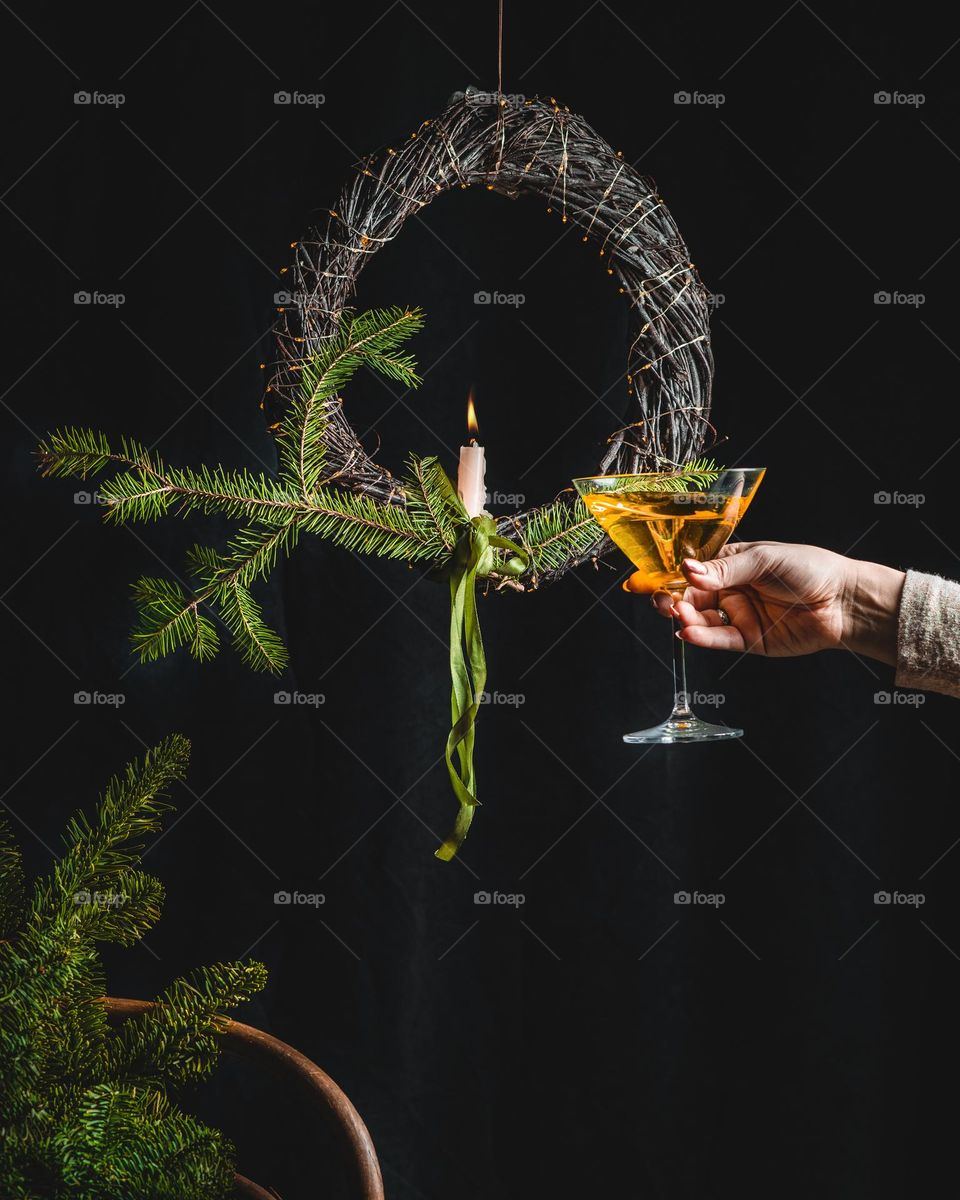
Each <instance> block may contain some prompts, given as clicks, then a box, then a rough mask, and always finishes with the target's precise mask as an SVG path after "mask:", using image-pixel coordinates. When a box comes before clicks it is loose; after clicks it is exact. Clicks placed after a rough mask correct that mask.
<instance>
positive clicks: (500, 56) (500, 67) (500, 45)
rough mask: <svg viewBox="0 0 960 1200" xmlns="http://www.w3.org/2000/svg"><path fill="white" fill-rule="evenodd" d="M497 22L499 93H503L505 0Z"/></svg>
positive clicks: (500, 94)
mask: <svg viewBox="0 0 960 1200" xmlns="http://www.w3.org/2000/svg"><path fill="white" fill-rule="evenodd" d="M499 10H500V11H499V20H498V22H497V95H498V96H502V95H503V0H500V5H499Z"/></svg>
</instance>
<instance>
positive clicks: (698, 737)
mask: <svg viewBox="0 0 960 1200" xmlns="http://www.w3.org/2000/svg"><path fill="white" fill-rule="evenodd" d="M738 737H743V730H742V729H734V728H733V726H731V725H712V724H711V723H710V722H709V721H701V720H700V718H699V717H695V716H694V715H693V713H689V714H687V715H685V716H670V717H668V718H667V719H666V721H663V722H662V723H661V724H660V725H652V726H651V727H650V728H649V729H640V730H638V731H637V732H636V733H625V734H624V735H623V740H624V741H625V742H627V743H629V744H630V745H631V746H635V745H644V744H647V743H658V742H659V743H660V744H661V745H663V746H669V745H672V744H673V743H674V742H719V741H726V740H728V739H729V738H738Z"/></svg>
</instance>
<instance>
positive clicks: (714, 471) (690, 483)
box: [642, 458, 723, 492]
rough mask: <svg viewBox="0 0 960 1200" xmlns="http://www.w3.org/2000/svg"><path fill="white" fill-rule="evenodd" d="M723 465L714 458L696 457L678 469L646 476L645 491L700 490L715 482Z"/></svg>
mask: <svg viewBox="0 0 960 1200" xmlns="http://www.w3.org/2000/svg"><path fill="white" fill-rule="evenodd" d="M722 470H723V468H722V467H718V466H717V464H716V463H715V462H714V461H713V459H712V458H694V459H691V460H690V461H689V462H686V463H684V464H683V466H682V467H679V468H678V469H677V470H676V471H671V472H668V473H665V474H657V475H652V476H650V477H649V479H648V478H647V477H646V476H644V484H643V488H642V490H643V491H648V492H700V491H703V490H704V489H705V488H708V487H709V486H710V484H711V483H714V482H715V481H716V480H717V479H718V477H719V475H720V472H721V471H722Z"/></svg>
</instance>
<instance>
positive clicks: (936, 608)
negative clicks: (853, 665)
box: [896, 571, 960, 697]
mask: <svg viewBox="0 0 960 1200" xmlns="http://www.w3.org/2000/svg"><path fill="white" fill-rule="evenodd" d="M896 684H897V686H898V687H904V688H918V689H922V690H925V691H931V692H944V693H946V695H948V696H958V697H960V583H953V582H951V581H950V580H949V579H941V578H940V577H939V576H937V575H922V574H920V572H919V571H908V572H907V578H906V582H905V583H904V585H903V595H902V596H901V599H900V617H899V621H898V625H897V673H896Z"/></svg>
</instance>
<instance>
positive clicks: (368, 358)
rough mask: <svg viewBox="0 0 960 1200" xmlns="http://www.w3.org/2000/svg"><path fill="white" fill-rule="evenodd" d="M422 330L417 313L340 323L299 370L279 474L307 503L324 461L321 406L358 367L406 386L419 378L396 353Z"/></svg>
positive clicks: (392, 311)
mask: <svg viewBox="0 0 960 1200" xmlns="http://www.w3.org/2000/svg"><path fill="white" fill-rule="evenodd" d="M422 327H423V313H422V312H421V310H420V309H403V308H389V309H374V310H372V311H369V312H364V313H360V314H358V315H352V314H350V313H347V314H345V315H344V317H343V318H342V319H341V323H340V327H339V329H338V331H337V333H336V334H335V335H334V336H333V337H331V338H330V339H328V340H327V341H326V342H325V343H324V344H323V346H322V348H321V349H320V350H319V351H318V352H317V353H316V354H314V355H313V356H311V357H309V358H307V359H305V360H304V361H303V362H302V363H301V364H300V365H299V370H300V383H301V390H300V395H299V396H298V397H297V398H296V399H295V401H294V403H293V404H292V406H291V410H290V412H289V414H288V415H287V418H286V420H285V421H284V423H283V427H282V430H281V433H280V436H279V439H278V440H279V448H280V473H281V476H282V477H283V478H284V479H286V480H287V482H288V483H290V484H291V485H293V486H295V487H297V488H298V489H299V491H300V494H301V495H302V496H303V497H304V498H309V497H310V495H311V493H312V491H313V489H314V487H315V486H316V485H317V484H318V482H319V481H320V480H321V479H322V477H323V471H324V466H325V463H326V457H327V445H326V433H327V425H328V414H327V411H326V408H325V403H326V402H327V401H328V400H330V399H331V397H333V396H335V395H336V394H337V393H338V392H339V391H340V390H341V389H342V388H343V387H345V386H346V384H347V383H348V382H349V381H350V379H351V378H352V377H353V375H354V373H355V372H356V371H357V370H358V369H359V368H360V367H361V366H363V365H366V366H368V367H370V368H372V369H373V370H375V371H378V372H379V373H380V374H381V375H385V376H387V377H388V378H390V379H394V380H397V381H398V382H400V383H403V384H405V385H406V386H407V387H409V388H412V387H416V386H417V385H418V384H419V383H420V378H419V376H418V375H417V373H416V362H415V360H414V359H413V357H412V356H410V355H404V354H397V353H395V349H396V347H397V346H398V345H400V344H401V343H402V342H404V341H406V339H407V338H409V337H411V336H412V335H413V334H414V333H416V332H417V331H418V330H420V329H421V328H422Z"/></svg>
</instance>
